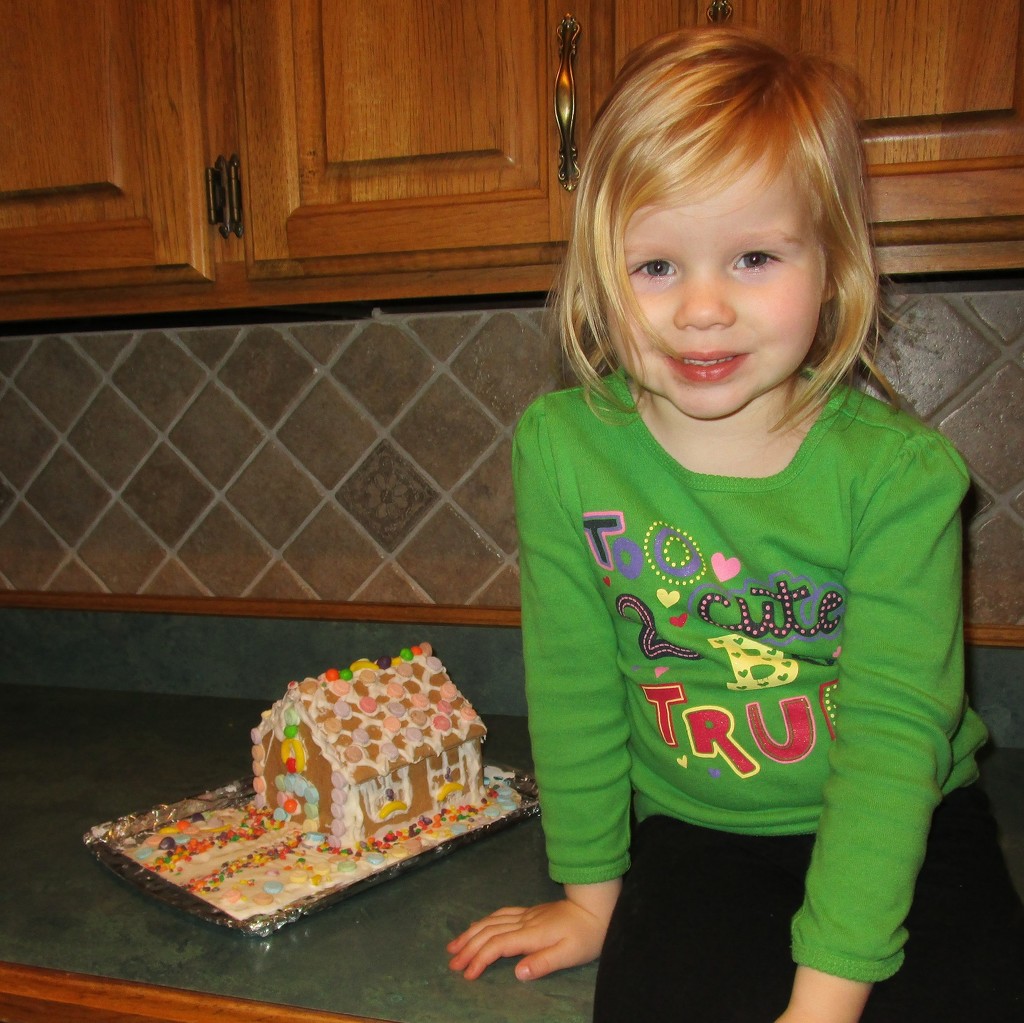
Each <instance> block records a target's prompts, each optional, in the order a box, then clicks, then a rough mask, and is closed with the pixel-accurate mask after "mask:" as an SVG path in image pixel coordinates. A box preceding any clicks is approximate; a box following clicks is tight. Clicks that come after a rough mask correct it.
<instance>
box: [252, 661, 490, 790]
mask: <svg viewBox="0 0 1024 1023" xmlns="http://www.w3.org/2000/svg"><path fill="white" fill-rule="evenodd" d="M300 723H305V725H306V726H307V728H308V729H309V732H310V737H311V738H312V740H313V741H314V742H315V743H316V744H317V746H318V747H319V749H320V750H321V752H322V753H323V754H324V756H325V757H326V759H327V760H328V761H329V762H330V764H331V767H332V769H334V770H339V771H342V772H343V773H344V774H345V775H346V776H347V777H353V778H354V779H355V781H356V782H362V781H366V780H369V779H370V778H373V777H377V776H381V775H386V774H389V773H390V772H391V771H393V770H395V768H397V767H401V766H402V765H403V764H409V763H414V762H416V761H418V760H421V759H423V758H425V757H429V756H432V755H436V754H438V753H440V752H441V751H442V750H444V749H448V748H451V747H453V746H457V745H459V744H460V743H462V742H465V741H466V740H467V739H472V738H476V737H479V736H483V735H484V734H485V732H486V729H485V728H484V725H483V722H481V720H480V718H479V716H478V715H477V713H476V711H475V710H474V709H473V707H472V705H471V704H470V703H469V701H468V700H467V699H466V698H465V697H464V696H463V695H462V693H461V692H459V690H458V688H457V687H456V686H455V684H454V683H453V682H452V680H451V679H450V678H449V677H448V673H447V671H446V670H445V667H444V665H443V664H442V663H441V661H440V660H439V659H438V658H437V657H435V656H434V654H433V650H432V649H431V646H430V644H429V643H421V644H419V645H418V646H413V647H408V648H406V649H403V650H401V651H400V652H399V653H398V654H396V655H395V656H394V657H381V658H379V659H378V660H377V661H370V660H358V661H356V662H354V663H353V664H351V665H349V667H348V668H342V669H336V668H330V669H328V670H327V671H324V672H322V673H321V674H320V675H318V676H316V677H315V678H312V677H311V678H307V679H305V680H303V681H302V682H291V683H289V685H288V690H287V692H286V693H285V694H284V696H283V697H282V698H281V699H280V700H278V701H277V702H276V703H275V704H274V705H273V707H271V708H270V709H269V710H267V711H264V713H263V720H262V722H261V724H260V725H259V727H258V729H257V731H258V733H259V737H260V739H262V738H264V737H265V736H266V735H267V733H268V732H270V731H271V730H273V732H274V734H275V737H276V738H277V739H278V740H279V741H283V740H285V739H288V738H292V737H293V736H294V735H295V734H296V733H295V732H294V731H292V729H295V728H296V727H297V726H298V725H299V724H300ZM254 738H255V736H254Z"/></svg>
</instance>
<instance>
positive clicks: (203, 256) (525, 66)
mask: <svg viewBox="0 0 1024 1023" xmlns="http://www.w3.org/2000/svg"><path fill="white" fill-rule="evenodd" d="M710 6H715V7H716V8H717V9H719V10H724V9H725V8H726V7H731V12H732V13H731V20H732V21H733V22H734V23H737V24H743V25H753V26H756V27H759V28H761V29H762V30H763V31H765V32H766V33H768V34H769V35H770V36H773V37H774V38H777V39H779V40H780V41H782V42H784V43H786V44H788V45H790V46H804V47H810V48H813V49H820V50H826V51H830V52H833V53H835V54H836V55H837V56H838V57H839V58H840V59H842V60H845V61H846V62H848V63H850V64H851V65H852V66H853V67H854V68H855V69H856V70H857V71H858V72H859V73H860V75H861V77H862V79H863V81H864V83H865V94H864V113H865V122H864V123H865V135H866V141H867V151H868V157H869V164H870V174H871V178H870V189H871V198H872V204H873V210H874V216H875V220H876V233H877V240H878V242H879V243H880V246H881V248H880V253H881V265H882V269H883V270H885V271H887V272H919V271H936V270H947V271H960V270H976V269H992V268H1003V267H1017V268H1019V267H1020V266H1022V265H1024V173H1022V172H1024V110H1022V104H1024V70H1022V68H1024V59H1022V58H1024V43H1022V38H1024V14H1022V8H1024V0H988V2H987V3H985V4H984V5H979V4H977V3H974V2H972V0H903V2H901V3H899V4H892V3H891V2H890V0H857V2H847V3H838V2H832V0H800V2H797V0H794V2H789V0H786V2H781V0H733V2H732V3H731V4H730V5H723V4H718V5H712V4H711V3H710V0H581V2H580V3H577V4H573V5H565V4H564V3H558V2H557V0H544V2H532V0H488V2H484V0H451V2H446V3H444V4H441V3H428V2H425V0H419V2H417V0H393V2H391V3H389V4H386V5H381V4H379V3H377V2H371V0H345V2H344V3H342V2H340V0H90V3H88V4H84V3H83V4H70V3H68V2H67V0H34V2H33V3H31V4H29V3H28V2H27V0H0V21H2V27H3V28H4V31H3V32H0V113H2V114H3V118H4V133H3V135H2V136H0V319H7V320H10V319H23V318H50V317H59V316H70V315H102V314H104V313H126V312H141V311H164V310H189V309H197V308H218V307H230V306H257V305H270V304H282V305H283V304H287V305H294V304H300V303H310V302H325V301H326V302H336V301H347V300H363V301H384V300H388V299H393V298H399V297H427V296H434V295H467V294H474V293H502V292H522V291H543V290H545V289H546V288H547V287H548V286H549V284H550V281H551V278H552V274H553V268H554V266H555V265H556V263H557V261H558V259H559V257H560V253H561V250H562V242H563V241H564V238H565V236H566V231H567V225H568V221H569V215H570V212H571V202H572V197H571V194H570V193H569V192H567V191H566V190H565V189H564V188H563V187H562V186H561V185H560V184H559V182H558V179H557V174H558V166H559V160H558V149H559V142H560V139H559V134H558V131H557V130H556V125H555V117H554V111H553V107H554V103H553V93H554V91H555V83H556V78H558V80H559V81H561V82H562V83H563V84H564V83H566V82H567V79H568V77H570V76H569V69H564V70H563V72H562V73H561V74H559V67H560V61H561V59H562V56H563V55H562V49H561V41H560V38H559V34H558V28H559V25H560V24H561V22H562V20H563V17H564V16H565V13H566V9H567V7H568V9H571V11H572V13H573V15H574V16H575V18H576V19H577V22H578V24H579V26H580V34H579V37H578V42H577V56H576V60H575V63H574V64H572V66H571V72H572V74H571V77H572V78H573V81H574V86H575V94H574V95H575V106H574V114H575V127H576V144H577V145H578V146H579V148H580V150H581V153H582V154H585V148H586V136H587V128H588V125H589V124H590V122H591V121H592V119H593V116H594V112H595V110H596V108H597V106H598V104H599V102H600V98H601V97H602V96H603V95H604V93H605V92H606V91H607V89H608V87H609V86H610V84H611V81H612V79H613V76H614V73H615V71H616V69H617V68H618V67H619V66H620V65H621V62H622V60H623V58H624V57H625V55H626V53H627V52H628V51H629V50H630V49H632V48H633V46H635V45H637V44H639V43H640V42H642V41H643V40H644V39H646V38H648V37H650V36H651V35H654V34H656V33H659V32H662V31H666V30H669V29H672V28H676V27H679V26H682V25H699V24H706V23H707V20H708V9H709V7H710ZM563 99H564V97H563ZM562 106H563V109H564V107H565V104H564V103H563V104H562ZM232 152H237V153H238V154H239V155H240V158H241V163H240V173H241V182H242V207H243V210H244V218H245V229H244V234H243V236H242V238H241V239H238V238H235V237H234V236H230V237H229V238H228V239H226V240H225V239H223V238H221V237H220V235H219V234H218V232H217V230H216V229H215V228H214V227H211V226H210V225H209V224H208V223H207V217H206V206H205V183H204V170H205V167H206V166H207V165H208V164H211V163H212V162H213V161H214V160H215V159H216V158H217V155H218V154H220V153H223V154H226V155H230V154H231V153H232Z"/></svg>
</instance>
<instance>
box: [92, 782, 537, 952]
mask: <svg viewBox="0 0 1024 1023" xmlns="http://www.w3.org/2000/svg"><path fill="white" fill-rule="evenodd" d="M484 788H485V790H486V792H487V798H485V799H484V800H483V801H482V802H481V803H479V804H476V805H472V806H462V807H453V808H452V809H450V810H445V811H443V812H442V813H439V814H435V815H434V816H433V817H430V818H428V817H424V818H422V819H421V820H420V821H418V822H416V823H415V824H414V825H412V826H410V827H407V828H404V829H401V830H396V831H394V832H390V833H384V834H381V833H378V836H377V837H375V838H373V839H371V840H369V841H367V842H361V843H360V844H359V846H358V847H356V848H352V849H342V850H339V849H333V848H331V847H330V846H329V845H328V843H327V841H326V837H325V836H323V835H318V834H310V833H308V832H303V831H302V830H301V829H300V828H299V827H298V826H297V825H285V824H281V823H279V822H273V820H272V818H271V817H270V815H269V813H268V812H266V811H262V812H261V811H257V810H256V809H255V807H254V806H253V804H252V800H253V796H254V794H255V793H254V790H253V787H252V779H251V778H249V779H247V780H240V781H234V782H231V783H229V784H227V785H224V786H221V787H220V788H218V789H214V790H213V791H211V792H204V793H201V794H199V795H195V796H192V797H190V798H188V799H183V800H181V801H180V802H177V803H172V804H168V805H158V806H155V807H152V808H151V809H149V810H144V811H141V812H138V813H132V814H127V815H126V816H124V817H119V818H118V819H117V820H114V821H107V822H106V823H104V824H97V825H95V826H94V827H92V828H90V829H89V831H87V832H86V833H85V835H84V836H83V840H84V842H85V845H86V847H87V848H88V849H89V850H90V851H91V852H92V853H93V854H94V855H95V856H96V858H97V859H98V860H99V861H100V863H102V864H104V865H105V866H107V867H109V868H110V870H112V871H113V872H114V873H115V874H117V875H118V876H120V877H122V878H123V879H124V880H126V881H128V882H129V883H130V884H131V885H133V886H134V887H136V888H137V889H139V890H140V891H142V892H144V893H145V894H146V895H149V896H152V897H153V898H155V899H157V900H159V901H161V902H164V903H166V904H168V905H171V906H175V907H177V908H178V909H181V910H184V911H185V912H188V913H191V914H192V915H193V916H197V917H199V918H200V919H202V920H206V921H208V922H209V923H214V924H218V925H220V926H222V927H229V928H232V929H234V930H237V931H240V932H242V933H243V934H248V935H255V936H259V937H267V936H268V935H270V934H272V933H273V932H274V931H277V930H279V929H280V928H282V927H284V926H285V925H286V924H290V923H293V922H294V921H296V920H299V919H301V918H303V917H305V916H308V915H309V914H310V913H314V912H318V911H319V910H322V909H326V908H327V907H329V906H332V905H334V904H335V903H337V902H340V901H341V900H342V899H347V898H351V897H352V896H353V895H357V894H358V893H360V892H362V891H365V890H366V889H367V888H370V887H373V886H374V885H378V884H381V883H383V882H385V881H391V880H394V879H395V878H397V877H400V876H401V875H402V874H404V873H406V872H407V871H409V870H414V869H416V868H418V867H422V866H426V865H427V864H429V863H433V862H435V861H436V860H437V859H438V858H439V857H441V856H446V855H448V854H450V853H452V852H454V851H455V850H457V849H460V848H462V847H463V846H465V845H468V844H470V843H472V842H476V841H479V840H480V839H481V838H485V837H487V836H488V835H491V834H494V833H495V832H497V831H500V830H502V829H504V828H507V827H508V826H510V825H512V824H515V823H516V822H518V821H521V820H524V819H526V818H527V817H531V816H534V815H535V814H537V813H539V810H540V807H539V804H538V802H537V786H536V783H535V782H534V780H533V779H532V778H531V777H530V776H528V775H525V774H521V773H520V772H517V771H512V770H507V769H505V768H502V767H498V766H494V765H488V766H486V767H485V768H484Z"/></svg>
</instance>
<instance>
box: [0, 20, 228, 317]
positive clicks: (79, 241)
mask: <svg viewBox="0 0 1024 1023" xmlns="http://www.w3.org/2000/svg"><path fill="white" fill-rule="evenodd" d="M0 26H2V30H0V113H2V118H3V128H2V131H0V314H2V311H3V309H4V306H5V305H7V303H8V302H9V301H10V300H11V299H10V296H11V293H12V292H16V293H20V292H25V291H29V292H31V291H34V290H37V289H42V288H46V289H50V288H54V287H60V288H77V287H90V286H99V285H102V286H110V285H113V284H131V285H143V284H151V283H155V282H164V281H175V282H178V281H205V280H209V279H211V278H212V276H213V257H212V245H211V241H210V238H209V232H208V229H207V224H206V218H205V215H204V206H203V191H204V181H203V176H202V169H203V165H204V164H203V161H204V159H205V153H204V143H203V125H202V122H203V118H202V116H201V105H200V95H201V85H200V80H199V74H198V70H197V69H198V66H199V61H198V59H197V54H198V53H199V50H200V35H199V22H198V19H197V14H196V7H195V4H194V3H191V2H189V0H146V2H145V3H131V2H125V0H90V2H89V3H74V4H72V3H69V2H68V0H33V2H32V3H25V2H22V0H0ZM13 304H14V305H15V306H16V305H17V301H16V300H15V301H14V303H13Z"/></svg>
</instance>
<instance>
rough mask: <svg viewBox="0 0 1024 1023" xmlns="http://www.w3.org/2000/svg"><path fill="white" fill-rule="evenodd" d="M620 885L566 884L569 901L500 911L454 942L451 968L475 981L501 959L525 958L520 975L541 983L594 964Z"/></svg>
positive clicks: (451, 951) (610, 883)
mask: <svg viewBox="0 0 1024 1023" xmlns="http://www.w3.org/2000/svg"><path fill="white" fill-rule="evenodd" d="M619 887H620V883H619V881H617V880H616V881H607V882H603V883H602V884H592V885H590V884H588V885H567V886H566V890H565V892H566V897H565V898H564V899H562V900H560V901H558V902H547V903H544V904H543V905H540V906H533V907H531V908H529V909H524V908H521V907H508V908H505V909H499V910H497V911H496V912H494V913H492V914H491V915H490V916H487V917H484V919H483V920H478V921H477V922H476V923H474V924H471V925H470V926H469V927H468V928H467V929H466V930H465V931H464V932H463V933H462V934H460V935H459V937H457V938H456V939H455V940H454V941H451V942H449V944H448V946H447V948H448V952H450V953H451V956H452V958H451V960H450V962H449V964H448V965H449V967H450V968H451V969H452V970H456V971H459V972H461V973H462V974H463V976H464V977H466V979H467V980H475V979H476V978H477V977H479V976H480V974H482V973H483V972H484V970H486V969H487V967H488V966H490V965H491V963H493V962H495V961H497V960H498V959H501V958H504V957H506V956H523V957H524V958H523V959H522V961H521V962H520V963H518V964H517V966H516V971H515V972H516V976H517V977H518V978H519V979H520V980H536V979H537V978H538V977H544V976H546V975H547V974H549V973H553V972H554V971H555V970H564V969H566V968H568V967H570V966H580V965H582V964H583V963H589V962H591V961H592V960H593V959H596V958H597V957H598V956H599V955H600V953H601V946H602V945H603V944H604V936H605V933H606V931H607V930H608V921H609V920H610V919H611V915H612V909H613V908H614V907H615V901H616V899H617V898H618V894H619Z"/></svg>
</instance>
